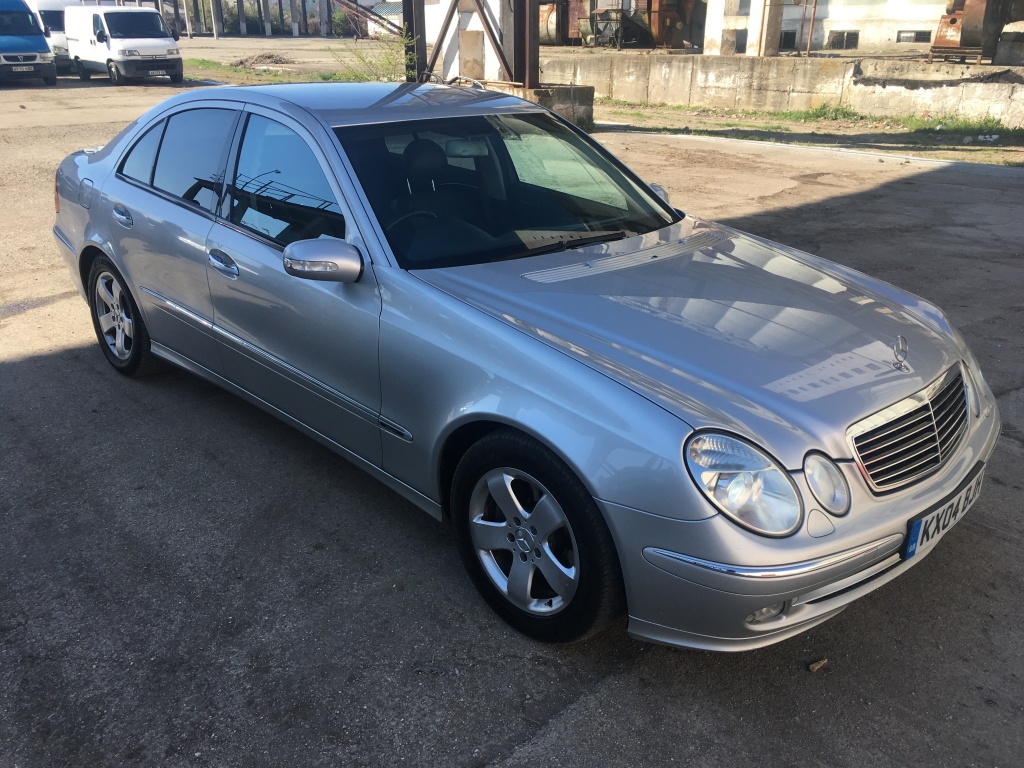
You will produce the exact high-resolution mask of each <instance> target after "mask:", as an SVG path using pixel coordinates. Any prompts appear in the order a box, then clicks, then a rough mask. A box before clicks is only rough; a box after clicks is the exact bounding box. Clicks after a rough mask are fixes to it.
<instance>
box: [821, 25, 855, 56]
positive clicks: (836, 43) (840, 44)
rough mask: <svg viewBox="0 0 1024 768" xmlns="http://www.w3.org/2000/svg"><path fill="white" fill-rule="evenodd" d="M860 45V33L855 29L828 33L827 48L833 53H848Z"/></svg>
mask: <svg viewBox="0 0 1024 768" xmlns="http://www.w3.org/2000/svg"><path fill="white" fill-rule="evenodd" d="M859 43H860V32H858V31H857V30H855V29H850V30H839V31H832V32H829V33H828V41H827V42H826V43H825V47H826V48H828V49H829V50H832V51H848V50H852V49H854V48H856V47H857V46H858V44H859Z"/></svg>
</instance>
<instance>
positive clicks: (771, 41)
mask: <svg viewBox="0 0 1024 768" xmlns="http://www.w3.org/2000/svg"><path fill="white" fill-rule="evenodd" d="M784 5H785V2H784V0H751V2H750V21H749V22H748V23H747V56H774V55H775V54H777V53H778V52H779V38H780V37H781V36H782V11H783V6H784Z"/></svg>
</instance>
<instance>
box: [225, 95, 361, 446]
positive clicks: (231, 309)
mask: <svg viewBox="0 0 1024 768" xmlns="http://www.w3.org/2000/svg"><path fill="white" fill-rule="evenodd" d="M245 119H246V122H245V125H244V127H243V129H242V132H241V139H240V142H239V143H238V145H237V151H235V150H233V151H232V159H233V160H234V162H233V163H232V164H230V165H231V167H230V170H229V180H228V185H227V190H226V194H225V200H224V204H223V207H222V209H221V218H220V219H219V220H218V221H217V223H216V224H215V225H214V227H213V230H212V231H211V232H210V235H209V238H208V241H207V251H208V254H209V282H210V290H211V294H212V296H213V304H214V319H215V324H216V330H217V337H218V339H219V343H220V347H221V357H222V360H223V363H224V375H225V377H226V378H227V379H229V380H230V381H232V382H234V383H235V384H237V385H239V386H240V387H242V388H243V389H245V390H247V391H248V392H249V393H250V394H252V395H255V396H256V397H257V398H259V399H260V400H262V401H264V402H265V403H267V404H269V405H271V406H273V407H274V408H275V409H277V410H279V411H281V412H283V413H285V414H287V415H288V416H291V417H292V418H294V419H296V420H298V421H299V422H301V423H302V424H304V425H306V426H307V427H309V428H311V429H313V430H315V431H316V432H318V433H320V434H321V435H323V436H325V437H327V438H329V439H330V440H332V441H333V442H335V443H337V444H338V445H340V446H342V447H344V448H346V449H348V450H349V451H351V452H352V453H354V454H356V455H357V456H359V457H361V458H363V459H366V460H367V461H370V462H371V463H373V464H375V465H378V466H379V465H380V455H381V445H380V430H379V426H378V417H379V414H380V380H379V372H378V359H377V342H378V333H379V321H380V310H381V300H380V295H379V292H378V289H377V283H376V281H375V279H374V275H373V270H372V269H371V268H370V265H369V263H367V264H366V268H365V269H364V270H363V274H362V277H361V278H360V279H359V280H358V281H357V282H355V283H331V282H318V281H312V280H305V279H302V278H297V277H293V276H291V275H289V274H287V273H286V272H285V270H284V265H283V251H284V247H285V246H286V245H288V244H289V243H292V242H295V241H298V240H312V239H318V238H337V239H342V240H347V241H348V242H351V243H353V244H355V245H357V246H358V245H361V243H360V242H359V239H358V236H357V234H356V233H355V232H354V230H353V227H352V225H351V221H352V219H351V216H350V215H349V210H348V208H347V206H346V205H345V203H344V200H343V199H342V197H341V194H340V190H339V189H338V187H337V183H336V180H335V179H334V177H333V173H332V172H331V171H330V170H329V168H330V166H329V164H328V162H327V159H326V156H325V155H324V153H323V152H322V151H321V150H320V148H319V147H317V146H316V144H315V142H314V141H313V140H312V139H311V138H310V137H309V135H308V134H307V133H306V131H305V130H304V129H303V128H302V127H301V126H300V125H298V124H296V123H293V122H291V121H290V120H289V119H288V118H285V117H284V116H279V115H277V114H276V113H273V112H267V113H250V114H249V115H248V116H247V118H245ZM364 258H365V256H364Z"/></svg>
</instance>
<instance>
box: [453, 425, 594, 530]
mask: <svg viewBox="0 0 1024 768" xmlns="http://www.w3.org/2000/svg"><path fill="white" fill-rule="evenodd" d="M499 430H507V431H510V432H518V433H519V434H521V435H524V436H526V437H528V438H530V439H531V440H533V441H535V442H537V443H539V444H540V445H542V446H544V447H545V448H547V449H548V450H549V451H551V452H552V453H554V454H555V455H556V456H558V458H559V459H561V460H562V462H563V463H564V464H565V465H566V466H567V467H568V468H569V471H571V472H572V473H573V474H574V475H575V476H576V479H577V480H579V481H580V483H581V484H582V485H583V487H584V488H586V490H587V493H589V494H590V495H591V496H594V489H593V488H591V487H590V484H589V483H588V482H587V480H586V478H585V477H583V476H582V474H581V473H580V471H579V468H578V467H577V466H576V464H575V462H573V461H572V460H571V459H570V458H569V457H568V456H566V454H565V452H564V451H561V450H559V449H558V447H557V446H556V445H553V444H552V443H550V442H549V441H548V440H545V439H544V437H543V436H542V435H539V434H537V433H536V432H535V431H533V430H531V429H529V428H527V427H526V426H524V425H522V424H514V423H511V422H508V421H503V420H500V419H498V418H494V417H493V416H483V415H481V417H480V418H476V419H473V420H471V421H466V422H464V423H462V424H459V425H458V426H456V427H455V428H454V429H453V430H452V431H451V432H450V433H449V434H448V436H447V437H446V438H445V439H444V442H443V444H442V447H441V450H440V453H439V456H438V461H437V482H438V492H439V495H440V499H441V518H442V520H445V521H448V520H449V519H450V514H451V496H452V480H453V478H454V476H455V469H456V467H458V465H459V461H460V460H461V459H462V457H463V456H464V455H465V454H466V451H468V450H469V449H470V447H471V446H472V445H473V444H474V443H476V442H478V441H479V440H481V439H483V438H484V437H486V436H487V435H489V434H491V433H492V432H497V431H499Z"/></svg>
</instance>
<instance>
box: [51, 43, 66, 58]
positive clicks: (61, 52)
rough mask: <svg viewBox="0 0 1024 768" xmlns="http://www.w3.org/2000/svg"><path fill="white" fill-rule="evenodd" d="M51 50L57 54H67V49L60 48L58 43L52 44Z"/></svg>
mask: <svg viewBox="0 0 1024 768" xmlns="http://www.w3.org/2000/svg"><path fill="white" fill-rule="evenodd" d="M53 52H54V53H55V54H57V55H58V56H67V55H68V49H67V48H61V47H60V46H59V45H55V46H53Z"/></svg>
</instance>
